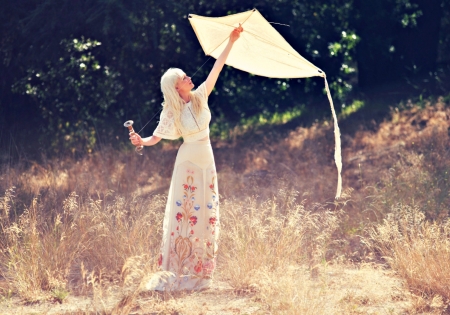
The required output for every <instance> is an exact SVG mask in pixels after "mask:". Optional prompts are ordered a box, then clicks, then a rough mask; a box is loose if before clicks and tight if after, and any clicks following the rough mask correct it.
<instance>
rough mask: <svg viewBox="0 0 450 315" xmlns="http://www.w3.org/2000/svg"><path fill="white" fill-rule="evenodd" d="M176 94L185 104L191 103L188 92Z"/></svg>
mask: <svg viewBox="0 0 450 315" xmlns="http://www.w3.org/2000/svg"><path fill="white" fill-rule="evenodd" d="M178 94H179V95H180V97H181V99H182V100H183V101H184V102H185V103H189V102H190V101H191V93H189V92H178Z"/></svg>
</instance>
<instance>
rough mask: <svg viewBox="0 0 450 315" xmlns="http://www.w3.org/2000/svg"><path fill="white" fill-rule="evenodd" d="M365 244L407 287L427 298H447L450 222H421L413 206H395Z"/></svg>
mask: <svg viewBox="0 0 450 315" xmlns="http://www.w3.org/2000/svg"><path fill="white" fill-rule="evenodd" d="M368 244H369V246H371V247H372V248H374V249H375V250H376V251H379V253H380V254H381V255H382V256H383V257H384V259H386V261H387V263H388V264H389V266H391V267H392V268H393V269H394V270H395V271H396V272H397V273H398V274H399V275H400V277H401V278H403V279H405V281H406V283H407V285H408V287H409V288H410V289H411V290H413V291H414V292H415V293H417V294H418V295H421V296H425V297H428V298H431V299H433V298H435V299H436V297H435V296H440V297H441V299H442V298H443V299H444V301H445V300H449V299H450V282H449V281H448V275H449V274H450V264H449V262H450V220H449V219H447V220H445V221H443V222H441V223H437V222H430V221H426V220H425V214H424V213H423V212H422V211H420V210H419V208H418V207H417V206H410V205H405V204H398V205H397V206H395V207H393V208H392V212H391V213H389V214H388V215H387V217H386V218H385V219H384V220H383V223H381V224H379V225H377V226H375V227H374V228H372V229H371V230H370V233H369V239H368Z"/></svg>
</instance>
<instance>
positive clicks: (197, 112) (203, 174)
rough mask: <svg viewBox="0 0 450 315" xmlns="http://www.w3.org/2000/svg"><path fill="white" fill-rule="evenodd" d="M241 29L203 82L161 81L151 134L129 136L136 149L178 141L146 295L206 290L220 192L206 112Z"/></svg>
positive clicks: (178, 74) (169, 76)
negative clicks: (160, 106)
mask: <svg viewBox="0 0 450 315" xmlns="http://www.w3.org/2000/svg"><path fill="white" fill-rule="evenodd" d="M242 31H243V29H242V27H238V28H236V29H234V30H233V31H232V32H231V34H230V38H229V41H228V44H227V46H226V47H225V49H224V51H223V52H222V54H221V55H220V56H219V58H217V60H216V62H215V64H214V66H213V68H212V70H211V72H210V73H209V75H208V78H207V79H206V81H205V82H203V83H202V84H200V86H199V87H198V88H197V89H196V90H193V88H194V84H193V83H192V80H191V78H190V77H189V76H187V75H186V74H185V73H184V72H183V71H182V70H180V69H175V68H171V69H169V70H167V72H166V73H164V75H163V76H162V77H161V90H162V92H163V95H164V103H163V110H162V112H161V117H160V121H159V124H158V127H157V128H156V130H155V131H154V132H153V135H152V136H151V137H148V138H141V137H140V136H139V135H138V134H130V140H131V142H132V143H133V145H135V146H140V145H144V146H151V145H155V144H156V143H158V142H159V141H160V140H161V139H172V140H173V139H178V138H180V137H183V141H184V142H183V144H182V145H181V146H180V148H179V150H178V154H177V157H176V160H175V167H174V171H173V175H172V181H171V184H170V189H169V195H168V199H167V205H166V210H165V215H164V223H163V240H162V245H161V252H160V256H159V259H158V264H159V265H160V268H161V270H162V272H159V273H157V274H155V275H153V277H152V278H151V280H150V281H149V282H148V283H147V285H146V289H147V290H170V291H174V290H200V289H205V288H208V287H209V286H210V284H211V279H212V275H213V272H214V269H215V267H216V255H217V247H218V246H217V240H218V237H219V192H218V186H217V175H216V168H215V163H214V156H213V152H212V148H211V143H210V140H209V122H210V120H211V113H210V111H209V108H208V103H207V100H208V96H209V94H210V93H211V91H212V90H213V88H214V85H215V84H216V81H217V78H218V77H219V74H220V71H221V70H222V68H223V66H224V64H225V61H226V59H227V57H228V54H229V53H230V51H231V49H232V47H233V44H234V42H235V41H236V40H238V39H239V36H240V33H241V32H242Z"/></svg>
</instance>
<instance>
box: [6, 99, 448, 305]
mask: <svg viewBox="0 0 450 315" xmlns="http://www.w3.org/2000/svg"><path fill="white" fill-rule="evenodd" d="M350 117H351V116H350ZM449 117H450V109H449V108H448V107H446V106H445V104H443V103H442V101H438V102H437V103H436V104H433V105H431V104H429V105H427V106H425V107H424V108H422V109H418V108H416V107H412V108H409V109H407V110H404V111H397V110H394V111H393V112H392V116H391V117H390V119H388V120H386V121H385V122H383V123H381V125H380V126H378V127H379V128H377V129H376V130H375V131H371V130H368V129H365V128H361V129H360V130H357V131H355V132H354V134H353V135H352V136H351V137H350V136H348V135H345V132H344V133H343V134H344V136H343V144H344V148H343V157H344V166H345V170H344V173H343V175H344V186H345V187H347V189H346V190H345V191H346V194H345V197H344V198H343V199H342V200H341V201H340V202H339V203H337V202H335V201H334V200H333V197H334V192H335V188H336V187H335V184H336V170H335V167H334V164H333V145H334V144H333V135H332V129H331V126H330V125H329V124H328V123H326V122H324V123H320V124H319V123H317V124H314V125H313V126H311V127H308V128H303V127H300V128H297V129H296V130H293V131H289V132H287V131H285V130H278V131H277V130H274V129H270V130H269V129H267V130H262V129H261V130H262V131H261V130H254V131H252V133H247V134H245V137H241V132H238V131H236V135H235V137H234V138H233V139H234V140H233V141H229V142H226V141H220V142H217V143H215V144H213V146H214V147H215V148H216V149H215V156H216V163H217V168H218V171H219V177H220V189H221V191H220V192H221V195H222V203H221V213H222V217H221V222H222V226H221V236H220V246H219V248H220V253H219V263H218V268H219V269H218V273H217V277H218V280H219V281H218V283H225V284H226V285H224V288H220V289H218V290H217V296H214V294H213V293H214V292H210V293H208V291H207V292H206V293H204V295H201V294H200V295H195V294H194V295H189V294H184V295H183V294H181V295H158V294H149V293H146V294H143V293H142V284H143V283H144V282H145V279H146V276H147V275H149V274H151V273H152V272H153V271H154V270H155V269H156V264H155V257H156V256H157V255H156V252H157V251H158V250H159V245H160V238H161V226H162V224H161V220H162V217H163V211H164V206H165V199H164V196H165V194H166V193H167V189H168V185H169V180H170V175H171V172H172V166H173V162H174V159H175V154H176V147H177V145H176V144H170V143H163V144H159V145H158V147H155V148H146V153H145V155H144V156H143V157H140V156H137V155H135V154H134V153H131V152H113V151H111V150H102V151H99V152H97V153H94V154H92V155H89V156H86V157H85V158H82V159H80V160H77V161H75V160H72V159H70V158H64V159H52V160H44V161H43V163H41V164H37V163H31V162H27V161H20V162H19V163H17V164H16V165H14V166H11V165H2V169H1V171H0V189H1V190H2V191H3V192H5V193H4V194H3V197H1V198H0V229H1V231H0V245H1V252H0V275H1V277H0V295H1V296H2V298H1V299H2V300H4V301H6V302H8V301H12V300H13V299H14V298H15V297H20V298H21V299H22V300H23V301H26V302H27V303H30V302H33V303H35V302H39V301H41V302H42V301H48V300H51V301H55V302H60V303H67V300H72V301H75V300H76V299H78V298H80V299H89V300H90V301H91V302H90V303H89V305H84V306H83V307H80V308H79V310H78V311H76V310H72V311H70V312H72V313H73V314H91V313H92V314H94V313H95V314H109V313H114V314H128V313H132V312H135V313H139V312H141V313H145V312H147V313H148V312H155V313H158V312H159V313H162V314H178V313H183V314H203V313H205V314H206V313H208V314H209V313H211V314H216V313H217V314H226V312H225V311H224V310H226V311H227V312H229V313H230V314H233V312H234V313H238V311H237V310H239V309H246V312H247V313H249V314H253V313H254V314H267V313H272V314H367V313H373V314H401V313H408V314H421V313H429V314H439V313H442V312H444V311H445V309H446V305H447V303H448V300H449V299H450V296H449V294H448V292H450V288H449V287H448V281H446V280H445V279H447V275H448V274H450V272H449V271H450V270H448V261H450V260H449V258H450V257H449V247H450V246H449V237H450V235H449V229H450V228H449V227H450V223H448V221H447V217H448V215H449V210H450V208H449V207H450V197H449V194H448V191H450V181H449V176H448V174H449V173H450V151H449V134H448V128H449V127H450V118H449ZM347 119H349V118H347ZM344 129H345V127H344ZM344 131H345V130H344ZM431 220H435V222H432V221H431ZM362 236H364V237H365V238H364V239H365V240H366V244H368V245H370V246H366V245H365V244H364V243H362V242H361V237H362ZM370 250H374V251H375V252H376V253H379V254H381V255H382V256H383V257H384V258H385V259H386V262H387V263H388V265H389V266H390V268H392V270H394V271H395V272H396V274H397V275H398V276H400V278H401V279H404V281H405V284H406V285H407V288H408V289H407V290H403V289H402V288H401V286H402V284H401V283H396V284H395V286H398V288H399V289H398V291H399V292H400V293H398V294H394V293H392V292H391V291H392V290H393V289H392V287H394V284H392V286H391V289H392V290H391V289H389V288H387V287H386V288H384V289H383V290H385V291H386V294H384V295H383V293H384V292H378V293H377V289H378V290H381V289H379V288H381V287H382V285H381V284H380V283H378V284H377V285H372V286H370V287H369V286H368V285H369V284H367V283H364V282H365V281H368V280H367V279H371V280H370V281H373V282H376V277H382V276H383V272H384V271H383V270H382V269H380V268H372V267H371V268H368V267H365V268H360V269H358V268H357V270H358V271H357V272H358V274H356V273H351V272H350V271H349V270H350V269H349V268H348V267H346V265H345V263H346V262H348V261H349V259H352V260H353V261H364V260H366V261H368V260H371V256H370V255H371V253H370ZM375 261H376V260H375ZM330 263H331V264H332V265H330ZM355 272H356V271H355ZM362 274H363V275H364V276H361V275H362ZM357 275H358V276H357ZM371 275H372V276H374V278H373V279H372V278H371ZM356 277H359V278H360V279H359V278H358V280H355V279H357V278H356ZM389 277H391V275H389ZM389 279H390V278H389ZM443 279H444V280H443ZM344 280H345V281H347V283H345V284H344V283H341V281H344ZM353 282H354V283H361V284H360V285H358V286H352V285H351V284H352V283H353ZM225 287H226V288H225ZM389 290H391V291H389ZM402 290H403V291H402ZM408 290H413V292H414V293H415V294H416V297H415V298H414V297H413V298H411V297H410V295H409V293H408ZM388 292H390V293H388ZM208 294H210V295H208ZM225 296H228V297H230V296H232V297H233V299H234V301H237V300H239V299H241V298H242V299H243V300H242V302H236V303H237V304H236V305H234V304H233V305H231V304H227V305H226V307H225V308H223V309H215V308H214V307H211V306H208V305H209V304H208V303H209V302H210V301H216V302H217V303H219V304H220V301H218V300H216V299H219V297H220V298H221V299H222V300H223V299H226V298H225ZM222 297H223V298H222ZM202 298H205V299H206V298H207V300H205V302H203V304H198V301H199V300H201V299H202ZM411 299H412V300H411ZM118 301H119V302H118ZM389 301H390V302H389ZM407 301H412V302H407ZM394 302H395V303H394ZM397 302H399V303H400V302H401V303H403V304H402V305H401V306H400V304H398V303H397ZM79 303H81V302H79ZM239 303H241V304H239ZM390 303H391V304H392V305H391V304H390ZM383 304H384V305H390V306H388V307H387V308H382V307H381V306H380V305H383ZM245 305H249V306H248V307H247V306H245ZM67 312H68V313H67V314H69V311H67ZM215 312H216V313H215ZM239 312H240V311H239ZM49 314H50V313H49Z"/></svg>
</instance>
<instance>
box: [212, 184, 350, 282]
mask: <svg viewBox="0 0 450 315" xmlns="http://www.w3.org/2000/svg"><path fill="white" fill-rule="evenodd" d="M296 195H297V192H295V191H286V190H283V189H280V190H279V191H278V193H277V194H276V195H275V196H273V197H272V198H271V199H269V200H264V201H262V202H261V201H260V202H258V201H257V199H256V198H255V197H253V198H252V197H249V198H247V199H244V200H242V201H236V200H226V201H225V202H223V204H222V206H221V211H224V213H225V215H224V216H223V219H222V220H221V227H222V230H223V231H224V232H222V233H221V239H220V246H221V250H220V256H219V266H220V271H221V275H222V276H223V277H224V278H225V279H226V280H227V282H228V283H229V284H230V285H231V286H232V287H234V288H235V289H237V290H249V289H251V288H252V286H254V284H255V281H256V278H257V277H255V273H257V272H259V271H261V270H263V269H264V270H266V271H267V272H269V273H270V272H273V271H275V270H278V269H279V268H280V266H285V267H287V266H290V265H306V266H308V268H309V269H310V272H311V274H312V275H313V276H315V275H316V274H317V270H318V268H317V267H318V265H320V264H321V263H323V262H325V261H326V259H325V256H326V252H327V250H328V249H329V247H330V246H329V245H330V244H331V243H332V242H333V239H332V235H333V233H334V232H335V231H336V230H337V229H338V227H339V223H340V216H341V215H342V212H341V208H339V207H338V206H337V205H336V206H333V207H335V208H336V209H333V210H330V209H329V208H325V207H324V206H323V205H316V207H315V208H311V209H307V208H305V205H304V204H302V203H297V202H296V201H295V200H296ZM286 199H287V200H288V201H287V202H285V201H286Z"/></svg>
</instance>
